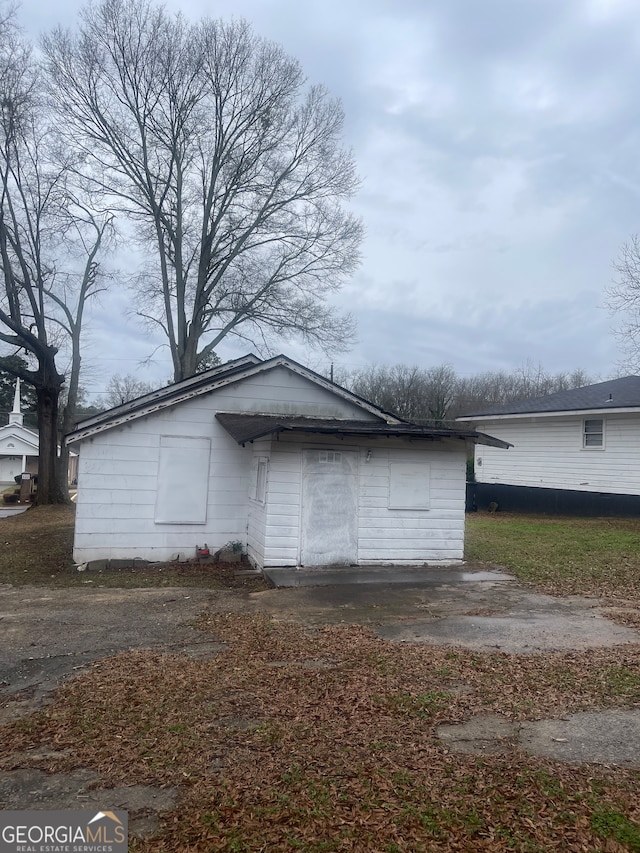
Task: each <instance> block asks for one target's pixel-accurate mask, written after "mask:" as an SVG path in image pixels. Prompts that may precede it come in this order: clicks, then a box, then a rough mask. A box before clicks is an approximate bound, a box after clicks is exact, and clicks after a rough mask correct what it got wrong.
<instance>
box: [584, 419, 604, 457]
mask: <svg viewBox="0 0 640 853" xmlns="http://www.w3.org/2000/svg"><path fill="white" fill-rule="evenodd" d="M582 446H583V448H585V450H590V449H591V450H592V449H596V450H597V449H600V450H602V448H603V447H604V420H603V419H602V418H585V419H584V421H583V422H582Z"/></svg>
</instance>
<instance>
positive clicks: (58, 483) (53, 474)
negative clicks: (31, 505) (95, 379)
mask: <svg viewBox="0 0 640 853" xmlns="http://www.w3.org/2000/svg"><path fill="white" fill-rule="evenodd" d="M56 377H57V378H58V379H60V377H58V376H57V373H56ZM61 384H62V383H61V381H60V382H59V383H57V384H55V383H51V384H47V385H46V386H45V385H42V386H40V387H36V395H37V402H38V427H39V430H40V445H39V454H38V494H37V498H36V503H37V504H38V505H44V504H64V503H68V502H69V491H68V488H67V486H66V479H67V475H66V471H65V472H64V474H63V473H62V471H60V465H59V461H58V400H59V398H60V387H61Z"/></svg>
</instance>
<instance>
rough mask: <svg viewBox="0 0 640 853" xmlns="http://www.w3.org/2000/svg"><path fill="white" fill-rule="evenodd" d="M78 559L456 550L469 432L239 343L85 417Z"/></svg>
mask: <svg viewBox="0 0 640 853" xmlns="http://www.w3.org/2000/svg"><path fill="white" fill-rule="evenodd" d="M67 441H68V443H69V444H70V445H71V447H73V449H74V450H75V451H78V452H79V464H78V493H77V515H76V528H75V542H74V559H75V560H76V561H77V562H79V563H84V562H87V561H91V560H98V559H115V558H125V559H128V558H132V557H139V558H142V559H146V560H156V561H165V560H171V559H186V558H190V557H193V556H194V555H195V552H196V548H197V547H198V546H199V547H202V546H203V545H204V544H205V543H206V544H207V546H208V548H209V550H210V551H215V550H217V549H219V548H221V547H223V546H225V545H227V544H229V543H232V542H233V543H241V544H242V547H243V550H244V551H245V552H246V553H247V554H248V556H249V558H250V559H251V561H252V562H253V563H254V564H255V565H256V566H258V567H275V566H303V565H304V566H326V565H354V564H355V565H357V564H384V563H398V564H421V563H424V562H445V563H446V562H452V561H457V560H460V559H461V557H462V549H463V540H464V510H465V460H466V455H467V448H468V447H470V446H472V444H473V443H475V442H484V443H489V444H491V443H496V444H498V445H500V446H504V445H503V444H502V442H495V441H494V440H493V439H491V438H490V437H488V436H484V435H480V434H478V433H477V432H476V431H475V430H470V429H467V428H460V429H434V428H431V427H423V426H418V425H415V424H409V423H407V422H405V421H403V420H401V419H400V418H398V417H396V416H395V415H393V414H391V413H389V412H385V411H383V410H382V409H379V408H378V407H376V406H374V405H373V404H372V403H369V402H368V401H366V400H364V399H362V398H361V397H358V396H357V395H355V394H352V393H351V392H349V391H347V390H346V389H344V388H341V387H340V386H338V385H336V384H334V383H333V382H330V381H329V380H327V379H325V378H323V377H322V376H319V375H318V374H316V373H314V372H313V371H311V370H308V369H307V368H305V367H303V366H302V365H300V364H298V363H296V362H295V361H293V360H291V359H289V358H287V357H285V356H283V355H281V356H277V357H275V358H272V359H269V360H266V361H262V360H261V359H259V358H258V357H257V356H255V355H248V356H245V357H244V358H240V359H236V360H235V361H231V362H227V363H226V364H224V365H221V366H219V367H217V368H214V369H213V370H210V371H207V372H206V373H203V374H199V375H197V376H194V377H192V378H190V379H187V380H184V381H183V382H179V383H177V384H175V385H171V386H169V387H167V388H163V389H161V390H159V391H156V392H153V393H151V394H147V395H145V396H143V397H140V398H139V399H137V400H134V401H133V402H131V403H126V404H124V405H122V406H118V407H116V408H114V409H111V410H109V411H108V412H105V413H103V414H101V415H97V416H95V417H93V418H90V419H88V420H85V421H83V422H82V423H80V424H79V425H78V426H77V428H76V429H75V431H74V432H73V433H71V434H70V435H69V436H68V437H67Z"/></svg>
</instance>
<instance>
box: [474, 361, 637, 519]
mask: <svg viewBox="0 0 640 853" xmlns="http://www.w3.org/2000/svg"><path fill="white" fill-rule="evenodd" d="M458 421H460V422H463V423H465V424H469V425H471V424H473V425H474V426H475V427H476V428H477V429H480V430H488V431H490V432H491V434H492V435H493V436H495V437H497V438H500V439H502V441H504V442H508V443H510V444H512V445H513V447H512V448H510V449H509V451H508V453H505V452H504V451H497V450H495V449H494V448H493V447H488V446H485V447H480V446H477V447H476V450H475V478H476V484H475V487H474V488H473V491H474V494H475V501H476V503H477V505H478V506H479V507H481V508H482V507H486V506H487V505H488V504H489V503H490V502H495V503H497V504H498V505H499V507H500V508H501V509H506V510H535V511H540V512H575V513H581V514H590V515H591V514H598V515H601V514H612V515H619V514H624V515H627V514H632V515H637V514H639V513H640V376H626V377H623V378H621V379H612V380H609V381H607V382H598V383H596V384H594V385H587V386H585V387H583V388H574V389H572V390H569V391H561V392H559V393H557V394H547V395H546V396H543V397H537V398H534V399H529V400H522V401H520V402H518V403H513V404H509V405H506V406H501V407H496V408H493V409H488V410H485V411H482V412H478V413H475V414H469V415H465V416H464V417H460V418H458Z"/></svg>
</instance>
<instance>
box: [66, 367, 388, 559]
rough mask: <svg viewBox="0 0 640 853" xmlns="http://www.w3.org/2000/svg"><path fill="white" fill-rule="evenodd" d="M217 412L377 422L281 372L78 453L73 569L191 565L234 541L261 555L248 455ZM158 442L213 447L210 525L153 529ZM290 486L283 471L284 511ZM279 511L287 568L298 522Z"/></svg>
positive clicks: (102, 436)
mask: <svg viewBox="0 0 640 853" xmlns="http://www.w3.org/2000/svg"><path fill="white" fill-rule="evenodd" d="M218 411H222V412H263V413H274V414H298V415H308V416H314V415H315V416H326V417H347V418H348V417H351V418H358V419H367V418H371V419H372V420H376V419H375V418H374V416H373V415H370V414H369V413H367V412H365V411H363V410H362V409H361V408H360V407H359V406H356V405H354V404H351V403H349V402H348V401H346V400H343V399H342V398H341V397H338V396H336V395H334V394H332V393H331V392H330V391H327V390H325V389H324V388H321V387H319V386H317V385H316V384H315V383H313V382H311V381H309V380H307V379H305V378H304V377H302V376H299V375H298V374H296V373H293V372H292V371H289V370H287V369H286V368H284V367H276V368H274V369H272V370H270V371H268V372H264V373H261V374H258V375H257V376H254V377H250V378H248V379H245V380H239V381H238V382H236V383H234V384H231V385H229V386H226V387H224V388H221V389H219V390H216V391H213V392H209V393H206V394H202V395H200V396H198V397H194V398H192V399H190V400H188V401H185V402H183V403H180V404H177V405H176V406H174V407H172V408H168V409H165V410H163V411H161V412H156V413H154V414H151V415H149V416H147V417H144V418H140V419H138V420H133V421H131V422H129V423H128V424H126V425H123V426H119V427H114V428H112V429H109V430H106V431H105V432H102V433H99V434H97V435H95V436H94V437H93V438H90V439H87V440H85V441H83V442H82V443H81V445H80V459H79V468H78V497H77V514H76V532H75V541H74V559H75V560H76V561H77V562H85V561H87V560H94V559H108V558H118V557H126V558H128V557H136V556H137V557H140V558H143V559H150V560H168V559H171V558H175V557H177V556H178V555H180V556H181V557H182V558H184V557H187V558H189V557H192V556H194V555H195V549H196V546H197V545H200V546H202V545H203V544H204V543H205V542H206V543H207V544H208V546H209V548H210V549H211V550H212V551H213V550H216V549H218V548H220V547H222V546H223V545H225V544H226V543H227V542H230V541H232V540H234V541H236V540H237V541H240V542H242V543H244V544H245V545H248V546H249V547H250V548H251V549H252V551H253V552H254V554H255V555H259V554H260V551H261V549H262V548H264V544H261V542H260V534H259V530H260V525H261V523H262V522H261V520H260V518H259V517H258V516H259V513H257V512H256V508H255V507H252V508H251V512H252V513H253V516H252V525H251V529H252V536H253V539H252V542H251V543H250V544H249V542H248V526H249V512H250V503H251V502H250V500H249V491H248V490H249V482H248V481H249V472H250V469H251V458H252V451H251V450H249V449H248V448H243V447H240V446H239V445H238V444H237V443H236V442H235V441H234V440H233V439H232V438H231V436H230V435H229V434H228V433H227V432H226V431H225V430H224V429H223V428H222V426H221V425H220V424H219V423H218V421H216V419H215V413H216V412H218ZM160 436H189V437H193V438H206V439H208V440H210V441H211V462H210V469H209V488H208V494H207V511H206V522H205V523H204V524H188V523H183V524H180V525H175V524H161V523H155V522H154V508H155V503H156V489H157V481H158V466H159V458H160ZM274 444H275V443H274ZM77 446H78V445H74V449H75V448H76V447H77ZM270 476H271V475H270ZM286 476H287V473H286V471H285V472H283V473H282V474H280V475H279V476H278V477H276V479H275V481H274V482H273V484H270V485H269V488H270V489H271V488H273V490H274V494H275V495H276V496H277V495H278V494H281V493H282V498H283V501H285V504H284V505H285V506H286V500H287V497H286V494H285V493H286V488H287V483H286ZM288 476H291V472H289V474H288ZM282 477H284V478H285V480H284V481H282ZM298 480H299V477H298ZM283 490H284V492H283ZM273 506H274V509H273V521H271V522H270V523H271V525H272V528H273V531H274V536H273V543H276V542H280V545H279V546H278V547H281V549H282V551H281V553H283V554H284V555H285V558H286V559H287V560H288V559H290V555H291V554H292V553H294V554H295V552H296V549H297V538H296V537H297V522H296V525H293V526H292V525H291V524H290V523H289V522H285V520H284V519H283V523H282V524H279V523H278V517H279V513H280V511H281V510H279V509H278V506H279V504H278V501H277V500H275V501H274V504H273ZM270 511H271V510H270ZM276 531H278V535H277V536H276ZM294 539H295V542H294ZM270 547H271V549H273V547H275V545H274V544H272V545H270ZM280 564H282V563H280Z"/></svg>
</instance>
